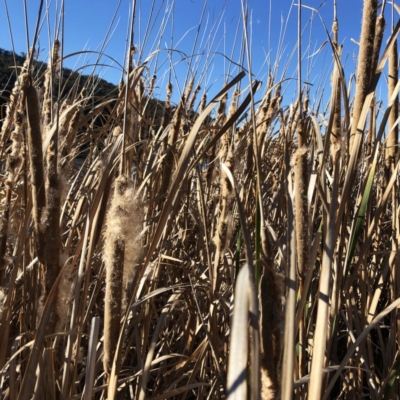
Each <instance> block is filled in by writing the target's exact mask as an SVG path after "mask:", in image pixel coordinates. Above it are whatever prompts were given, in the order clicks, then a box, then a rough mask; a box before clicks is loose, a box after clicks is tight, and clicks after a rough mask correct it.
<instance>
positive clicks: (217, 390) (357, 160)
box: [0, 0, 400, 400]
mask: <svg viewBox="0 0 400 400" xmlns="http://www.w3.org/2000/svg"><path fill="white" fill-rule="evenodd" d="M134 3H135V2H134ZM299 3H300V5H301V2H299ZM135 4H136V3H135ZM385 6H386V7H385ZM242 7H243V15H242V18H241V26H242V28H241V29H242V32H243V35H242V38H243V39H242V40H241V42H240V43H239V44H238V46H239V47H241V49H242V54H243V57H242V60H243V61H242V62H241V63H239V64H238V63H236V62H235V63H234V62H233V60H232V61H231V64H230V65H231V67H230V68H231V73H230V75H229V76H227V77H226V80H225V83H224V84H222V85H221V88H220V91H219V92H218V93H217V94H215V95H213V96H211V95H210V94H209V93H208V91H207V90H206V89H207V88H202V84H203V82H204V76H205V70H202V69H198V68H199V65H200V64H195V63H193V65H191V66H192V68H190V69H189V70H188V73H187V76H186V79H185V83H184V85H183V87H180V88H177V87H176V82H175V81H174V79H173V76H174V67H173V66H171V68H170V69H169V71H168V72H167V75H166V76H168V82H167V85H166V90H165V98H164V99H160V98H158V99H156V98H155V97H154V91H155V87H156V86H157V85H158V82H159V81H158V78H157V76H156V71H157V54H158V53H159V52H161V49H158V51H157V52H154V53H152V54H150V55H149V56H148V58H147V59H145V57H144V54H141V53H140V50H139V54H137V49H136V48H135V46H134V45H133V33H132V32H133V31H134V24H135V18H134V15H135V12H137V10H136V9H135V7H132V15H131V34H130V41H129V40H128V42H129V46H128V49H127V52H126V53H127V54H126V59H127V61H126V63H125V64H126V65H125V67H124V75H123V79H122V80H121V83H120V85H119V87H118V90H117V91H116V92H115V93H111V94H110V97H108V98H107V99H105V98H99V97H98V96H96V85H97V78H96V76H95V75H92V76H90V77H89V79H87V80H85V84H84V85H83V86H82V85H80V84H79V75H78V80H77V81H76V82H75V83H74V85H73V88H72V89H71V90H70V91H68V92H65V91H63V90H62V85H63V82H62V81H60V78H59V76H60V75H59V74H58V73H57V71H59V69H60V68H62V63H63V59H64V58H65V57H66V55H65V54H63V53H62V46H61V41H60V39H61V38H60V37H55V38H53V47H52V50H51V51H50V56H49V62H48V67H47V69H46V71H45V72H44V73H43V71H40V70H38V68H37V64H36V62H35V53H34V50H32V51H31V52H30V53H29V54H28V55H27V59H26V62H25V64H24V65H23V66H22V67H21V68H18V69H17V73H18V79H17V81H16V84H15V87H14V89H13V91H12V93H10V94H9V95H8V103H7V109H6V110H5V113H4V119H3V120H2V121H1V123H2V125H1V133H0V139H1V140H0V153H1V155H2V158H1V164H0V167H1V174H0V186H1V191H0V211H1V216H2V218H1V228H0V260H1V261H0V262H1V264H0V393H1V395H0V396H1V398H2V399H7V400H16V399H18V400H22V399H48V400H50V399H65V400H67V399H68V400H72V399H85V400H88V399H93V398H94V399H110V400H111V399H140V400H144V399H151V400H157V399H160V400H161V399H180V400H184V399H200V400H201V399H204V400H205V399H240V400H243V399H246V398H251V399H276V398H281V399H283V400H288V399H315V400H319V399H360V398H363V397H366V398H371V399H396V398H399V393H400V381H399V373H400V323H399V321H400V314H399V306H400V257H399V240H400V222H399V221H400V220H399V200H400V192H399V184H398V179H399V162H400V160H399V156H398V148H397V146H398V117H399V116H398V92H399V89H400V85H399V83H398V54H397V35H398V32H399V29H400V24H399V23H398V22H397V23H396V18H395V17H396V16H395V12H396V8H397V7H396V6H395V5H393V6H389V5H388V4H385V2H383V4H379V5H378V4H377V2H376V1H374V0H365V1H364V13H363V20H362V27H361V34H360V37H361V39H360V51H359V55H358V64H357V67H356V69H355V71H353V73H354V75H355V82H356V85H355V89H354V90H350V89H349V87H351V85H352V82H353V78H351V77H348V76H346V74H345V69H344V68H343V65H342V62H341V57H342V53H343V51H344V49H342V47H341V46H340V44H339V43H340V29H339V27H340V25H339V23H340V21H338V19H337V18H336V2H333V4H332V9H333V10H334V13H333V16H334V17H333V27H332V32H333V35H332V36H330V35H329V32H328V31H327V37H326V38H324V40H325V39H327V40H328V46H329V50H328V53H329V54H330V56H331V57H332V66H333V67H332V71H331V80H330V82H329V81H328V82H326V87H325V88H323V87H321V89H318V90H322V89H323V90H324V91H325V93H326V92H328V91H329V90H330V95H329V96H326V94H325V95H324V96H322V94H321V96H319V95H317V96H316V97H320V99H321V100H320V101H317V102H314V103H313V104H311V103H310V98H309V93H308V91H309V88H308V87H307V85H306V84H304V85H303V84H302V80H301V78H302V70H301V68H300V65H301V62H300V63H299V64H298V68H297V72H296V73H297V76H298V78H299V79H298V82H299V85H298V90H297V94H296V96H295V97H296V98H295V100H294V101H293V96H292V94H290V91H287V86H286V84H287V82H286V80H287V77H286V76H285V75H283V76H278V73H277V71H278V66H279V63H282V62H283V61H282V59H283V58H282V53H280V54H279V56H278V59H277V61H276V63H275V66H274V67H273V68H271V69H270V71H269V74H268V79H267V82H265V85H264V86H265V88H264V89H262V85H261V82H260V81H258V80H257V79H256V78H254V75H252V74H251V71H252V69H251V54H250V50H249V42H248V41H249V38H248V35H247V26H248V25H247V24H248V20H247V18H248V13H247V8H246V7H247V6H246V4H244V2H243V3H242ZM166 15H167V14H166ZM390 15H392V16H393V17H392V23H391V24H387V23H386V24H385V17H386V18H387V19H388V18H389V16H390ZM300 17H301V14H300V13H299V21H301V18H300ZM389 19H390V18H389ZM38 21H40V12H39V18H38ZM61 22H62V21H61V20H60V23H61ZM38 25H39V23H38ZM148 26H149V27H151V24H150V23H149V24H148ZM299 27H300V28H301V26H299ZM210 29H213V28H210ZM160 32H162V29H160ZM385 32H386V33H385ZM383 33H385V34H386V35H387V36H389V40H388V41H387V42H384V41H383V40H382V38H383ZM161 35H162V33H160V39H161ZM212 36H213V35H212V32H211V33H210V36H209V38H208V39H207V40H209V41H211V40H212ZM37 37H38V30H36V33H35V38H34V41H33V49H34V48H35V41H36V40H37ZM144 37H146V35H144ZM301 39H302V37H301V29H299V36H298V42H299V46H297V50H298V51H299V60H301V55H302V53H301V46H300V43H301ZM160 41H161V40H160ZM105 42H106V39H105ZM211 56H212V55H210V54H209V55H208V56H207V55H206V56H205V57H206V58H207V57H211ZM133 59H135V60H136V62H133V61H132V60H133ZM188 59H190V60H192V59H195V58H194V57H189V58H188ZM207 60H208V58H207ZM207 60H206V61H207ZM244 60H247V61H244ZM191 62H192V61H190V63H191ZM206 65H207V64H206ZM386 69H387V72H386ZM385 74H387V76H388V79H387V86H388V87H387V93H388V96H389V100H386V99H380V98H379V97H378V91H377V90H376V88H377V85H378V84H385V82H384V80H383V77H384V76H385ZM75 76H76V75H75ZM382 82H383V83H382ZM174 90H176V91H177V93H179V95H176V96H175V97H174V95H173V93H174ZM382 92H383V93H385V91H382V90H380V91H379V93H382ZM174 98H177V99H178V100H177V101H176V104H174V102H173V99H174Z"/></svg>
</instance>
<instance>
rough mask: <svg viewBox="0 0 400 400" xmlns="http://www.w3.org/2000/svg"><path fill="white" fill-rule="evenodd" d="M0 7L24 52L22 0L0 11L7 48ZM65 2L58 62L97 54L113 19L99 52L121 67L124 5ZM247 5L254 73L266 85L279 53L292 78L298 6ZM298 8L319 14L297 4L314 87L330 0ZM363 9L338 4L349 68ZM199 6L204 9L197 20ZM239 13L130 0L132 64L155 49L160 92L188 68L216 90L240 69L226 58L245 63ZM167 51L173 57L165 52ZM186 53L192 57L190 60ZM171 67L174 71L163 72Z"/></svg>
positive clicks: (52, 7)
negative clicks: (133, 16) (134, 48)
mask: <svg viewBox="0 0 400 400" xmlns="http://www.w3.org/2000/svg"><path fill="white" fill-rule="evenodd" d="M5 3H6V4H7V6H8V13H9V16H10V23H11V30H12V35H13V41H14V48H15V51H16V52H17V53H21V52H27V47H28V46H27V39H26V30H25V19H24V0H6V1H3V4H2V5H1V6H0V7H2V9H1V12H0V47H1V48H4V49H7V50H11V49H12V44H11V39H10V33H9V28H8V22H7V19H6V9H5ZM26 3H27V7H28V10H27V18H28V25H29V33H28V36H29V41H30V44H31V43H32V38H33V33H34V28H35V24H36V18H37V13H38V9H39V3H40V1H39V0H26ZM64 4H65V18H64V21H65V25H64V27H65V28H64V40H63V55H64V57H65V56H68V55H70V54H73V53H77V52H80V51H82V50H91V51H99V50H101V49H102V46H103V41H104V38H105V37H106V34H107V32H108V30H109V29H110V25H111V23H112V22H113V23H112V25H111V30H110V35H109V36H108V39H107V44H106V46H105V48H104V49H103V51H104V53H105V54H107V55H108V56H109V57H111V58H113V59H115V60H116V61H117V62H118V63H120V64H122V65H123V64H125V49H126V45H127V37H128V34H127V32H128V20H129V15H130V7H131V4H132V2H131V0H121V1H119V0H79V1H78V0H65V3H64ZM247 4H248V8H249V34H250V35H251V52H252V70H253V73H254V75H255V76H256V77H257V78H258V79H260V80H262V81H264V83H265V82H266V76H267V74H268V70H269V69H272V68H273V64H274V62H275V60H276V59H277V57H278V55H279V56H280V62H279V70H278V71H277V74H276V75H277V78H278V79H280V78H281V77H282V74H283V72H284V70H285V67H286V65H288V68H287V72H286V74H285V76H286V78H294V77H295V70H296V57H297V55H296V54H295V53H294V51H295V49H296V42H297V9H298V8H297V1H296V2H293V1H292V0H248V1H247ZM302 4H303V5H304V6H306V7H311V8H313V9H316V10H318V13H315V12H313V11H312V10H311V9H309V8H306V7H304V8H303V11H302V25H303V29H304V32H303V37H302V48H303V71H304V72H303V80H307V81H308V82H310V83H311V84H313V85H314V88H316V87H318V86H319V85H320V84H321V82H323V83H322V84H326V82H329V74H330V71H331V66H332V55H331V51H330V49H329V45H326V44H325V45H324V46H323V48H322V50H321V51H319V49H320V47H321V46H322V45H323V44H324V42H325V41H326V37H327V36H326V33H325V30H324V27H323V23H322V22H321V19H322V20H323V21H324V23H325V24H326V27H327V29H328V31H329V32H330V31H331V26H332V20H333V0H326V1H323V0H303V1H302ZM362 4H363V3H362V0H337V11H338V20H339V29H340V30H339V39H340V42H342V43H343V45H344V49H343V59H344V60H345V64H346V66H347V67H348V68H349V69H350V70H352V71H354V65H355V60H356V56H357V53H358V48H357V44H355V43H354V42H353V41H352V39H354V40H355V41H358V40H359V36H360V27H361V15H362ZM118 5H119V8H118V11H116V10H117V7H118ZM60 6H61V0H45V1H44V10H43V13H42V24H41V31H40V36H39V39H40V40H39V43H38V46H39V48H40V58H41V59H43V60H45V59H46V58H47V56H48V51H49V41H48V34H47V32H48V31H50V32H51V37H53V38H54V30H55V29H56V26H57V24H58V23H59V15H60ZM204 7H205V8H204ZM390 8H391V7H387V10H386V13H385V14H386V16H387V18H388V19H390V15H391V10H390ZM203 9H204V10H205V11H204V14H203V18H202V12H203ZM114 14H115V19H114V21H113V17H114ZM241 15H242V4H241V0H229V1H227V0H214V1H212V0H209V1H208V3H205V2H204V1H203V0H175V1H173V0H168V1H162V0H156V1H154V2H153V1H152V0H137V1H136V19H135V34H134V43H135V44H136V46H137V47H138V49H139V52H138V54H136V56H135V59H136V61H140V59H141V60H144V59H146V58H147V57H148V56H149V54H151V53H152V52H153V51H155V50H156V49H160V50H159V51H158V52H156V53H155V54H153V57H152V58H151V62H149V75H151V74H153V73H156V74H157V78H158V86H159V88H160V91H161V90H162V89H161V88H162V87H165V84H166V82H167V80H168V75H169V74H171V79H172V81H174V82H175V88H174V93H176V92H179V87H181V86H182V85H183V81H184V80H185V78H186V77H187V71H189V75H195V77H196V81H201V85H202V87H203V88H205V89H206V90H208V91H213V90H214V89H215V90H217V89H220V88H221V86H222V85H223V83H224V81H226V80H227V76H228V74H230V75H234V74H235V73H237V72H238V70H239V69H238V68H235V67H234V64H231V63H230V62H229V59H231V60H232V61H233V62H234V63H239V64H242V65H244V66H245V67H246V68H247V61H246V60H245V61H244V63H243V61H241V59H242V57H243V55H242V53H241V48H242V46H241V43H242V38H243V25H242V24H241V21H242V17H241ZM201 18H202V19H201ZM396 18H397V16H396ZM200 21H201V24H200ZM147 26H150V28H151V29H150V31H151V32H150V34H149V35H148V37H146V35H145V32H146V27H147ZM199 26H200V28H199ZM163 28H164V29H163ZM196 38H197V41H196ZM171 48H173V49H175V50H178V51H179V52H178V51H174V52H172V51H170V50H168V49H171ZM192 54H193V55H195V56H194V57H190V55H192ZM199 54H201V57H200V56H198V55H199ZM224 55H225V56H224ZM291 57H293V60H292V61H290V60H291ZM96 58H97V55H94V54H89V53H87V54H80V55H75V56H71V57H68V58H67V59H66V60H65V65H66V66H67V67H69V68H79V67H81V66H82V65H87V64H93V63H94V62H96ZM101 63H104V64H106V65H109V67H106V66H104V67H101V68H99V67H98V68H97V69H96V73H97V74H99V75H101V76H103V77H104V78H105V79H107V80H109V81H112V82H114V83H117V82H118V81H119V79H120V77H121V68H120V66H118V65H117V63H115V62H113V61H112V60H111V59H110V58H104V57H103V58H102V59H101ZM171 65H172V66H173V68H170V67H171ZM91 68H92V67H91V66H88V67H86V68H85V69H84V72H85V73H90V72H91ZM293 93H294V91H293Z"/></svg>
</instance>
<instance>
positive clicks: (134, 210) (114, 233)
mask: <svg viewBox="0 0 400 400" xmlns="http://www.w3.org/2000/svg"><path fill="white" fill-rule="evenodd" d="M142 212H143V211H142V209H141V206H140V202H139V200H138V199H136V198H135V189H134V183H133V181H132V179H130V178H127V177H126V176H123V175H122V176H119V177H118V178H117V179H116V180H115V189H114V196H113V197H112V200H111V204H110V209H109V210H108V213H107V218H106V222H105V223H106V230H105V232H104V249H103V261H104V264H105V269H106V294H105V300H104V302H105V310H104V370H105V371H106V373H107V374H109V373H110V372H111V368H112V363H113V359H114V355H115V349H116V346H117V343H118V337H119V333H120V322H121V312H122V307H123V301H124V299H125V296H126V286H127V284H128V283H129V282H130V281H131V280H132V278H133V277H134V275H135V272H136V270H137V267H136V262H137V260H138V259H139V257H140V255H141V251H140V236H139V233H140V231H141V229H142V223H141V218H142ZM132 216H134V220H133V221H132V220H130V218H132ZM124 281H125V285H124ZM124 293H125V294H124Z"/></svg>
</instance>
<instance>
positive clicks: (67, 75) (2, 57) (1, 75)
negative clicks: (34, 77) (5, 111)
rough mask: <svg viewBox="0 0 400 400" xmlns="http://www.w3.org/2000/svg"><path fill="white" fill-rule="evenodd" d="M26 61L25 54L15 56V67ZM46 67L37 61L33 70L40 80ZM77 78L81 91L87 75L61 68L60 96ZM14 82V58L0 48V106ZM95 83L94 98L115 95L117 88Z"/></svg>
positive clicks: (99, 81) (9, 52) (103, 81)
mask: <svg viewBox="0 0 400 400" xmlns="http://www.w3.org/2000/svg"><path fill="white" fill-rule="evenodd" d="M25 59H26V55H25V54H21V55H18V54H15V61H16V63H17V66H18V67H20V66H22V64H23V63H24V61H25ZM46 67H47V64H45V63H43V62H41V61H38V62H37V63H36V66H35V70H36V71H37V73H38V76H39V78H40V79H43V73H41V72H44V71H45V69H46ZM78 78H79V85H78V91H80V90H81V89H82V87H83V86H84V85H85V83H86V82H87V80H88V79H89V76H88V75H80V74H78V73H77V72H74V71H72V70H71V69H69V68H63V72H62V82H63V93H62V95H64V94H66V93H68V92H69V91H70V89H71V88H72V87H73V85H74V83H75V82H76V81H77V79H78ZM15 80H16V73H15V68H14V56H13V53H12V52H11V51H8V50H4V49H2V48H0V94H1V97H0V106H1V105H2V104H4V103H5V102H6V99H7V98H8V95H9V93H10V92H11V90H12V88H13V87H14V84H15ZM95 81H96V89H95V93H94V95H95V96H100V97H108V96H110V94H113V95H115V94H116V90H117V87H116V86H115V85H114V84H112V83H110V82H107V81H105V80H104V79H101V78H99V77H95Z"/></svg>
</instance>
